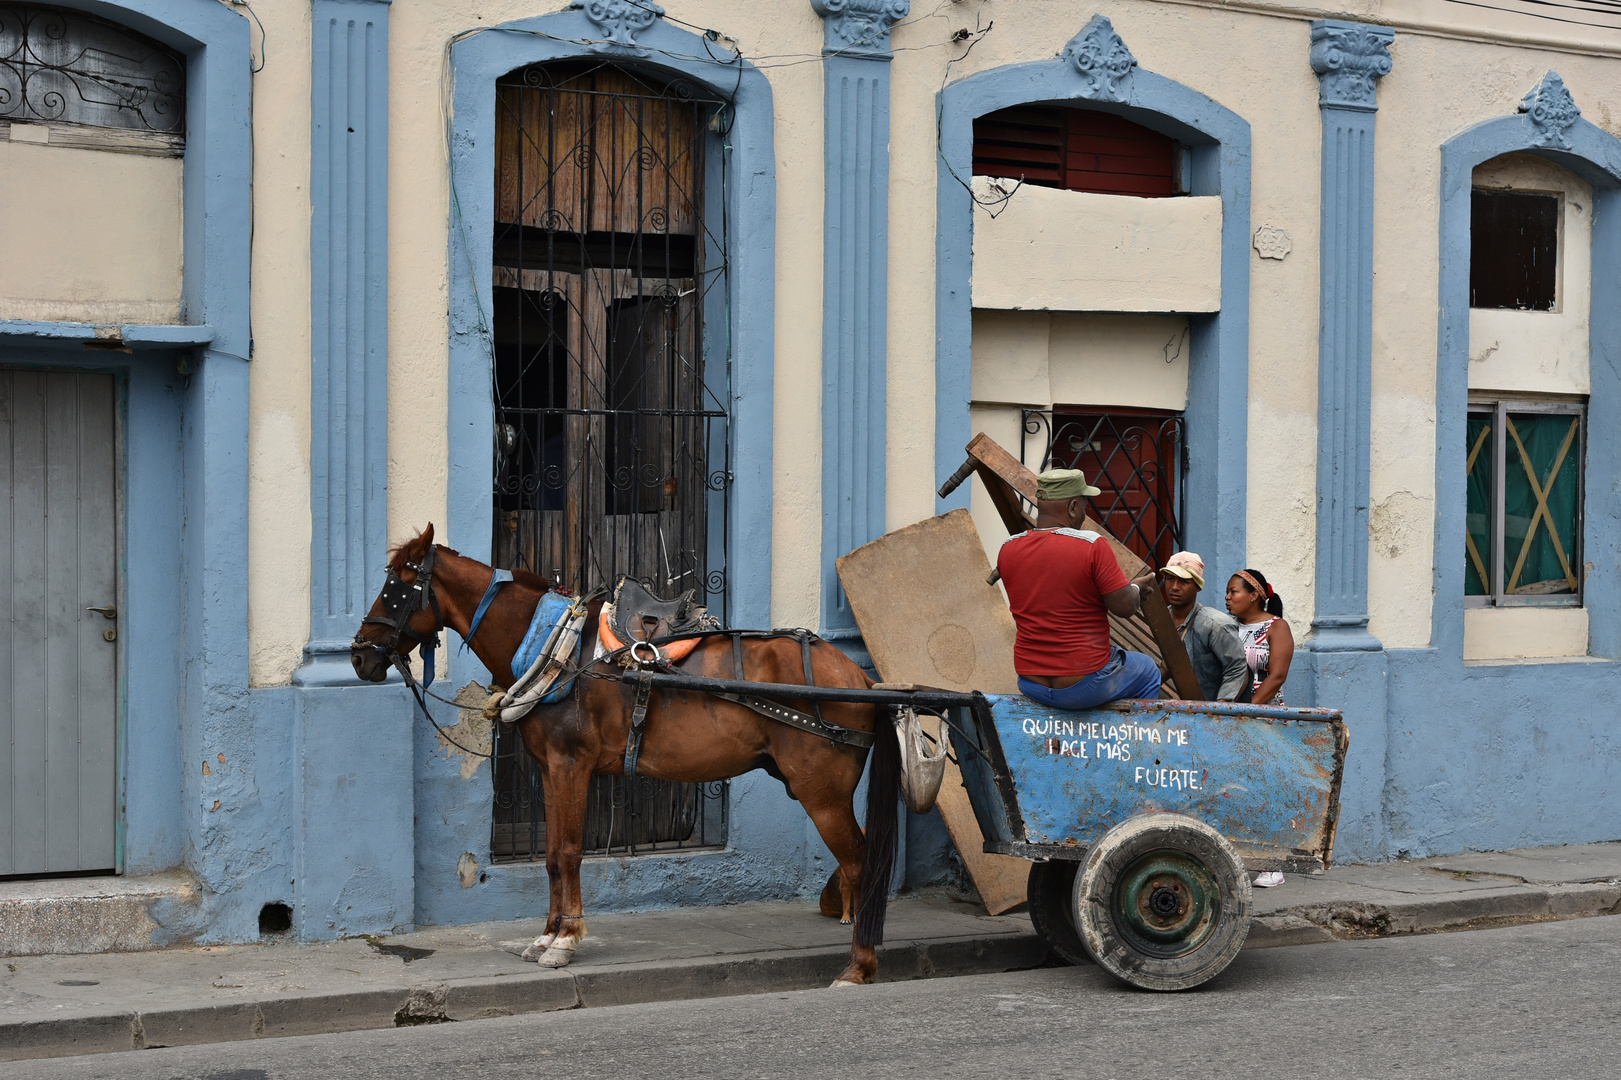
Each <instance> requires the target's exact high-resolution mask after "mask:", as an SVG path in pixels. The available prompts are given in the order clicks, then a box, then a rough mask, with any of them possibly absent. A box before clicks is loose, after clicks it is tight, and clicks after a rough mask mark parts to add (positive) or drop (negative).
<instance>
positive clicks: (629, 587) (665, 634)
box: [598, 577, 720, 660]
mask: <svg viewBox="0 0 1621 1080" xmlns="http://www.w3.org/2000/svg"><path fill="white" fill-rule="evenodd" d="M719 625H720V624H719V622H718V620H716V619H714V618H713V617H711V616H710V615H709V612H708V609H707V608H705V607H704V606H703V605H702V604H700V603H698V602H697V600H696V592H695V590H693V589H688V590H687V591H686V592H684V593H682V594H681V595H680V596H678V597H676V598H675V599H674V600H661V599H659V598H658V597H657V596H654V595H653V594H652V593H651V592H649V591H648V590H647V589H646V588H645V587H644V586H643V585H642V584H641V583H640V582H638V581H635V580H633V579H631V578H628V577H622V578H620V579H619V583H618V584H617V585H615V586H614V598H613V603H611V604H605V605H603V608H602V617H601V620H600V625H599V626H598V636H599V637H600V638H601V640H602V644H603V645H604V646H606V647H607V648H608V649H610V650H612V649H619V648H623V647H624V646H626V645H630V644H633V643H634V642H637V641H654V640H657V639H659V638H670V637H677V636H679V635H681V634H686V633H700V632H702V631H705V630H713V629H715V628H716V627H718V626H719ZM697 646H698V639H697V638H687V639H686V640H683V641H672V642H669V643H668V644H665V645H662V646H660V650H661V651H662V652H663V654H664V655H665V656H666V657H668V658H669V659H671V660H682V659H685V658H686V657H687V655H688V654H689V653H691V652H692V650H693V649H695V648H697Z"/></svg>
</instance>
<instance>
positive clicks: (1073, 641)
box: [996, 469, 1161, 709]
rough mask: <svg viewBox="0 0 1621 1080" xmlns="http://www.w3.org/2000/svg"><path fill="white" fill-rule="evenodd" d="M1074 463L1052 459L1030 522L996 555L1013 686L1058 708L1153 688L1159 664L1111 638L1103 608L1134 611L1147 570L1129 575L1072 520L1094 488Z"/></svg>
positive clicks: (1104, 544)
mask: <svg viewBox="0 0 1621 1080" xmlns="http://www.w3.org/2000/svg"><path fill="white" fill-rule="evenodd" d="M1098 493H1099V492H1098V489H1097V488H1095V487H1091V486H1089V485H1088V484H1087V482H1086V475H1085V474H1084V473H1082V472H1081V471H1080V470H1078V469H1049V470H1048V471H1047V472H1044V473H1042V474H1041V476H1040V477H1039V478H1038V480H1037V488H1036V527H1035V528H1034V529H1031V530H1030V531H1028V532H1022V533H1020V534H1019V535H1017V536H1013V537H1009V538H1008V541H1007V543H1005V544H1003V545H1002V550H1001V551H1000V552H999V553H998V554H997V557H996V568H997V570H998V571H1000V573H1001V575H1002V586H1003V587H1004V588H1005V589H1007V596H1008V606H1009V607H1010V608H1012V610H1013V622H1014V625H1015V626H1016V627H1017V628H1018V637H1017V639H1016V640H1015V642H1014V646H1013V667H1014V670H1015V671H1017V672H1018V674H1019V692H1020V693H1022V694H1023V695H1024V696H1025V697H1027V698H1030V699H1031V700H1033V701H1037V702H1040V703H1041V704H1043V705H1048V706H1051V707H1053V708H1057V709H1090V708H1094V707H1096V706H1098V705H1102V704H1103V703H1104V702H1108V701H1114V700H1116V699H1117V698H1157V697H1159V691H1160V681H1161V680H1160V670H1159V665H1157V664H1155V663H1154V661H1153V659H1152V658H1151V657H1149V656H1146V655H1144V654H1143V653H1138V652H1127V651H1126V650H1124V649H1122V648H1120V647H1118V646H1115V645H1111V644H1110V642H1109V615H1110V614H1111V613H1112V614H1115V615H1119V616H1120V617H1122V618H1126V617H1129V616H1131V615H1135V614H1136V613H1137V609H1138V607H1139V605H1140V602H1141V593H1142V590H1143V589H1144V588H1146V587H1148V586H1149V585H1150V584H1152V582H1153V580H1154V575H1153V574H1152V573H1149V574H1144V575H1143V576H1142V577H1141V578H1140V579H1138V580H1136V581H1127V580H1126V575H1125V572H1124V571H1123V570H1121V569H1120V563H1119V561H1118V560H1117V559H1116V558H1115V557H1114V550H1113V549H1112V548H1111V547H1110V546H1109V541H1108V540H1107V539H1105V538H1104V537H1103V536H1101V535H1099V534H1098V533H1095V532H1087V531H1083V530H1082V529H1080V528H1079V526H1080V525H1081V523H1082V522H1083V521H1084V520H1085V519H1086V497H1087V496H1089V495H1096V494H1098Z"/></svg>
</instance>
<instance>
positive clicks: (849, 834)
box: [803, 795, 889, 986]
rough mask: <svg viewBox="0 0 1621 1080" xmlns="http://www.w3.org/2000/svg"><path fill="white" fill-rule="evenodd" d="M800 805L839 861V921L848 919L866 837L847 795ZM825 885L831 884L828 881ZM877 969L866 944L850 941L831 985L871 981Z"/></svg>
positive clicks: (858, 892) (856, 893) (858, 890)
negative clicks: (847, 953) (846, 956)
mask: <svg viewBox="0 0 1621 1080" xmlns="http://www.w3.org/2000/svg"><path fill="white" fill-rule="evenodd" d="M803 805H804V806H805V812H806V813H807V814H809V815H810V819H811V821H812V822H813V823H814V824H815V825H816V831H817V832H818V833H820V834H821V837H822V842H823V843H824V844H826V845H827V848H828V850H829V851H831V852H832V853H833V857H834V858H835V859H837V860H839V870H838V878H839V883H840V886H841V888H840V890H839V891H840V892H841V893H842V901H843V903H842V905H841V906H842V907H843V909H844V918H843V920H842V921H843V922H849V921H850V920H851V917H852V915H853V914H854V912H855V907H856V903H857V901H858V900H859V898H860V896H861V863H862V860H863V858H865V856H866V848H867V843H866V838H865V837H864V836H863V835H862V832H861V826H860V825H859V824H858V823H857V822H856V815H855V811H854V809H853V808H852V807H851V805H850V801H849V796H848V795H845V797H844V798H843V799H842V800H841V799H838V798H834V799H832V800H830V801H828V802H817V803H804V804H803ZM888 884H889V883H888V882H884V883H883V884H882V886H880V887H887V886H888ZM828 885H829V886H830V887H831V885H832V882H829V883H828ZM827 891H828V890H826V889H824V890H823V896H824V897H826V896H827ZM827 899H829V900H830V899H831V898H827ZM824 903H826V901H825V900H824ZM824 910H825V909H824ZM877 972H878V953H877V951H876V950H875V949H873V948H872V947H871V946H870V945H857V944H852V945H851V947H850V963H849V964H848V965H846V966H845V969H844V970H843V971H842V972H840V973H839V977H838V978H837V979H835V980H833V985H834V986H851V985H855V984H857V983H864V982H871V981H872V977H873V976H874V975H875V974H877Z"/></svg>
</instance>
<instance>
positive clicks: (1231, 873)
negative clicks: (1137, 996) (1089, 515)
mask: <svg viewBox="0 0 1621 1080" xmlns="http://www.w3.org/2000/svg"><path fill="white" fill-rule="evenodd" d="M1157 850H1170V851H1174V852H1178V853H1180V854H1182V855H1184V856H1188V857H1191V858H1192V859H1193V860H1195V861H1197V862H1198V863H1199V864H1201V865H1202V866H1203V868H1204V869H1205V871H1206V872H1208V873H1209V875H1210V876H1211V877H1212V878H1213V879H1214V880H1215V884H1216V895H1217V905H1216V907H1217V911H1216V914H1215V922H1214V926H1213V927H1212V929H1211V930H1210V931H1209V932H1208V934H1207V936H1206V937H1205V939H1204V940H1203V941H1202V942H1201V943H1200V944H1199V945H1198V946H1197V947H1195V948H1194V949H1193V950H1192V951H1190V952H1188V953H1185V954H1184V955H1181V956H1176V957H1159V956H1154V955H1152V954H1151V953H1148V952H1144V951H1142V950H1141V949H1139V948H1138V947H1137V946H1136V945H1135V944H1133V943H1132V941H1131V940H1130V939H1129V938H1128V937H1127V936H1126V935H1125V934H1123V933H1122V932H1121V929H1120V927H1119V926H1118V925H1117V923H1116V913H1115V911H1114V910H1113V908H1114V903H1115V901H1114V897H1115V890H1116V888H1117V886H1118V885H1119V880H1120V876H1121V874H1122V873H1123V872H1124V871H1126V870H1127V869H1128V868H1129V867H1130V866H1131V864H1132V863H1134V862H1135V861H1136V860H1137V859H1138V858H1140V857H1141V856H1143V855H1146V854H1148V853H1149V852H1153V851H1157ZM1252 902H1253V897H1252V895H1251V891H1250V878H1249V874H1248V873H1247V872H1246V871H1245V869H1244V863H1243V861H1242V860H1241V859H1240V858H1239V857H1238V853H1237V852H1236V851H1234V850H1233V846H1232V845H1231V844H1229V843H1228V842H1227V838H1226V837H1224V836H1222V835H1221V833H1220V832H1219V831H1217V830H1216V829H1214V828H1212V827H1211V826H1210V825H1207V824H1205V823H1204V822H1203V821H1200V820H1199V819H1198V818H1193V817H1188V816H1187V815H1185V814H1171V813H1155V814H1143V815H1141V816H1139V817H1133V818H1128V819H1127V820H1125V821H1123V822H1121V823H1120V824H1118V825H1116V826H1115V827H1114V828H1113V829H1110V830H1109V832H1108V833H1106V834H1105V835H1104V837H1103V839H1101V840H1099V841H1098V842H1097V844H1096V845H1094V846H1093V848H1092V850H1091V851H1090V852H1089V853H1088V854H1087V858H1086V862H1085V864H1084V865H1083V867H1082V869H1081V872H1080V873H1079V874H1077V875H1076V877H1075V891H1074V899H1073V904H1074V911H1075V925H1076V927H1077V928H1078V929H1079V930H1080V935H1081V940H1082V942H1083V943H1084V944H1085V946H1086V949H1087V951H1088V952H1089V953H1090V954H1091V956H1092V958H1093V959H1094V960H1095V961H1096V962H1097V964H1098V966H1099V967H1101V968H1103V969H1104V970H1105V971H1107V972H1108V973H1109V974H1111V975H1113V976H1114V977H1115V978H1117V979H1119V980H1120V981H1121V982H1124V983H1126V984H1128V985H1130V986H1135V987H1138V988H1140V989H1143V990H1161V991H1173V990H1191V989H1192V988H1193V987H1195V986H1199V985H1200V984H1202V983H1205V982H1208V981H1209V980H1211V979H1213V978H1215V977H1216V976H1217V975H1220V974H1221V973H1222V972H1223V971H1224V970H1226V968H1227V965H1228V964H1231V963H1232V962H1233V959H1234V958H1235V957H1236V956H1237V955H1238V953H1239V950H1240V949H1242V948H1243V947H1244V939H1245V938H1247V937H1249V932H1250V911H1251V907H1252Z"/></svg>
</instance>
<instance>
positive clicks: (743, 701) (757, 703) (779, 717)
mask: <svg viewBox="0 0 1621 1080" xmlns="http://www.w3.org/2000/svg"><path fill="white" fill-rule="evenodd" d="M709 696H710V697H718V698H723V699H724V700H726V701H733V702H736V703H737V704H739V705H741V706H743V707H744V708H745V709H753V710H754V711H755V712H757V713H759V714H760V715H761V716H764V717H766V718H767V719H770V720H775V721H777V722H778V723H779V724H787V725H788V726H789V727H796V728H799V729H800V730H801V731H808V732H810V733H811V734H812V735H818V736H820V737H822V738H824V739H826V740H828V741H829V742H831V743H834V744H835V745H838V746H857V747H860V748H861V749H863V750H865V749H867V748H869V747H870V746H872V743H873V735H872V733H871V732H868V731H857V730H856V729H855V728H847V727H841V726H839V725H838V724H829V723H828V722H826V721H825V720H823V719H822V718H821V717H819V716H811V715H810V714H809V713H802V712H800V711H799V710H798V709H790V708H789V707H788V706H786V705H779V704H778V703H777V702H775V701H772V700H770V699H769V698H762V697H754V696H753V695H749V694H721V693H715V692H713V691H711V692H710V695H709Z"/></svg>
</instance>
